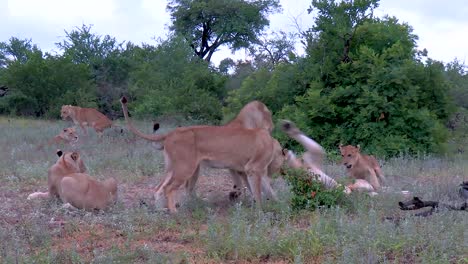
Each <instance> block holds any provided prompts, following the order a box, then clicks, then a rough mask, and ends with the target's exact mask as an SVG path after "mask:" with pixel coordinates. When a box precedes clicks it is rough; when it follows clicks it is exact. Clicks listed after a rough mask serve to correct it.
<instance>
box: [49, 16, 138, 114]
mask: <svg viewBox="0 0 468 264" xmlns="http://www.w3.org/2000/svg"><path fill="white" fill-rule="evenodd" d="M91 29H92V27H91V25H90V26H86V25H82V26H81V27H76V28H74V29H73V30H71V31H70V32H69V31H65V35H66V37H65V39H64V40H63V41H62V42H59V43H56V45H57V47H58V48H59V49H61V50H62V51H63V56H64V57H67V58H69V59H70V60H71V61H72V62H73V63H75V64H82V65H86V66H87V67H89V70H90V74H91V78H92V80H93V83H94V84H95V87H96V90H95V93H96V96H97V97H98V100H97V103H98V107H99V110H100V111H101V112H103V113H105V114H109V115H111V116H116V115H117V116H119V115H120V113H121V111H120V105H119V104H118V100H119V99H120V97H121V96H122V94H123V93H125V92H126V91H127V86H128V85H127V82H128V78H129V74H130V71H131V70H132V67H131V66H132V61H131V56H132V50H133V48H134V45H133V44H132V43H127V45H126V46H124V43H118V42H117V40H116V39H115V38H114V37H111V36H109V35H105V36H100V35H97V34H95V33H92V32H91ZM116 112H117V113H119V114H116Z"/></svg>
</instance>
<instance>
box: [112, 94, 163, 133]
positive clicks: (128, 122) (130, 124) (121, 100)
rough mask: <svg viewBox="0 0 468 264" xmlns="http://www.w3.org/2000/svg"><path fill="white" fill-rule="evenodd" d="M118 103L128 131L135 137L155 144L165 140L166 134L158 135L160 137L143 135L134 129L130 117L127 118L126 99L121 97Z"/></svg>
mask: <svg viewBox="0 0 468 264" xmlns="http://www.w3.org/2000/svg"><path fill="white" fill-rule="evenodd" d="M120 103H121V104H122V111H123V114H124V117H125V121H126V122H127V127H128V129H130V131H132V132H133V133H134V134H135V135H137V136H139V137H141V138H144V139H146V140H150V141H155V142H161V141H163V140H164V139H165V138H166V135H167V134H160V135H149V134H145V133H143V132H141V131H139V130H138V129H136V128H135V127H134V126H133V123H132V120H131V119H130V117H129V116H128V109H127V98H125V96H124V97H122V98H121V99H120Z"/></svg>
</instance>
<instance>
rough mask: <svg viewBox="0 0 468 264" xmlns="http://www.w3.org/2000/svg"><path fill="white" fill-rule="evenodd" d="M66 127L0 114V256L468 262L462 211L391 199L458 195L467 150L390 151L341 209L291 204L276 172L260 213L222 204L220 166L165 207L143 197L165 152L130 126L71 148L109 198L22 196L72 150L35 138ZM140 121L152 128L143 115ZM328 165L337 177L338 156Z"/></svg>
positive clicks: (224, 180) (246, 203)
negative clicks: (84, 207)
mask: <svg viewBox="0 0 468 264" xmlns="http://www.w3.org/2000/svg"><path fill="white" fill-rule="evenodd" d="M69 125H70V124H68V123H65V122H63V121H43V120H29V119H8V118H6V117H0V129H1V132H2V137H1V138H0V146H1V150H2V151H1V152H0V197H1V201H2V202H1V203H0V263H468V253H467V252H468V229H467V228H466V227H467V226H468V217H467V216H468V215H467V212H456V211H447V210H443V209H441V210H440V211H439V212H438V213H436V214H434V215H432V216H430V217H424V218H417V217H411V216H410V215H411V214H413V213H414V212H403V211H400V210H399V209H398V208H397V202H398V201H401V200H403V199H404V198H403V197H402V196H401V194H399V191H401V190H409V191H411V193H412V194H414V195H416V196H420V197H422V198H423V199H433V200H440V201H443V202H448V201H459V200H458V199H459V198H458V196H457V192H456V191H457V185H458V184H460V182H461V181H462V180H467V179H468V170H467V169H468V164H467V163H466V157H464V156H454V157H450V158H448V157H442V158H441V157H434V156H420V157H398V158H395V159H391V160H387V161H385V162H384V164H383V171H384V173H385V174H386V177H387V180H388V183H387V185H388V186H389V188H390V190H389V191H387V192H385V193H381V194H380V195H378V196H376V197H372V198H370V197H367V196H366V195H362V194H361V195H360V194H356V195H352V196H351V197H350V200H351V205H350V206H349V207H346V208H331V209H320V210H317V211H314V212H308V211H294V210H292V209H291V207H290V206H289V198H290V193H289V190H288V187H287V185H286V184H285V182H284V180H282V179H281V178H279V179H276V180H275V181H274V182H273V188H274V189H275V190H276V191H277V192H278V196H279V201H277V202H271V201H268V202H266V203H265V205H264V210H262V211H257V210H255V208H254V207H253V206H252V202H251V197H250V195H249V194H245V195H244V196H243V197H241V200H240V202H238V203H235V202H230V201H229V199H228V193H229V191H231V182H230V178H229V176H228V173H227V172H226V171H225V170H215V169H203V170H202V176H201V177H200V179H199V182H198V183H197V193H198V198H196V199H194V200H187V201H185V202H184V203H183V204H182V206H181V208H180V212H179V213H178V214H177V215H173V216H172V215H167V214H166V213H165V212H162V211H159V210H156V208H155V206H154V204H153V202H152V188H154V187H155V186H156V185H157V184H158V182H159V181H160V180H161V178H162V177H163V173H162V171H163V168H164V161H163V157H162V153H161V152H160V151H157V150H155V149H154V148H153V147H152V146H151V144H148V143H147V142H145V141H143V140H135V138H134V137H133V136H132V135H129V134H124V135H117V134H115V133H113V132H112V131H109V132H106V133H105V137H104V139H103V140H102V142H99V141H98V140H97V138H96V135H95V133H94V132H93V131H89V132H90V136H89V137H88V138H87V139H86V140H82V142H81V144H80V145H79V146H78V147H76V149H78V150H79V151H80V153H81V155H82V157H83V158H84V161H85V163H86V165H87V167H88V170H89V173H90V174H91V175H92V176H93V177H96V178H98V179H105V178H107V177H110V176H113V177H115V178H116V179H117V180H118V181H119V201H118V203H117V204H116V205H115V206H114V207H113V208H111V209H109V210H108V211H105V212H94V213H90V212H84V211H79V210H65V209H63V208H61V203H60V202H59V201H57V200H42V201H41V200H35V201H27V200H26V197H27V195H28V194H29V193H31V192H34V191H45V190H46V182H47V169H48V167H49V166H51V165H52V164H53V163H54V162H55V161H56V155H55V151H56V149H57V148H62V149H64V150H70V149H72V148H71V147H69V146H45V147H44V148H43V149H41V150H37V146H38V145H39V144H41V143H42V142H46V140H48V139H49V138H51V137H52V136H54V135H55V134H57V133H58V131H59V130H60V129H62V128H64V127H67V126H69ZM137 126H138V127H140V128H141V129H142V130H145V131H147V132H149V131H151V123H150V122H137ZM164 129H169V128H166V127H164V125H163V126H162V131H164ZM325 170H326V171H327V172H328V173H329V174H330V175H332V176H334V177H335V178H337V179H338V180H340V181H344V180H346V178H345V177H344V170H343V168H342V167H341V166H339V165H337V164H333V163H329V164H327V165H326V168H325ZM142 201H144V203H142ZM387 216H399V217H404V219H403V220H401V221H400V222H399V223H395V222H391V221H388V220H384V218H385V217H387Z"/></svg>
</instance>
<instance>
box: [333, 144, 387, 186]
mask: <svg viewBox="0 0 468 264" xmlns="http://www.w3.org/2000/svg"><path fill="white" fill-rule="evenodd" d="M339 147H340V152H341V157H342V160H341V163H342V164H343V165H344V166H345V167H346V170H347V172H348V174H349V175H350V176H351V177H353V178H355V179H363V180H367V181H368V182H369V183H370V184H371V185H372V187H374V189H375V190H376V191H377V190H378V189H380V186H381V184H382V183H383V182H384V181H385V177H384V175H383V173H382V170H381V169H380V165H379V163H378V162H377V159H376V158H375V157H374V156H368V155H364V154H361V151H360V150H361V148H360V146H359V145H357V147H355V146H351V145H347V146H343V145H341V144H340V146H339ZM379 180H380V181H379Z"/></svg>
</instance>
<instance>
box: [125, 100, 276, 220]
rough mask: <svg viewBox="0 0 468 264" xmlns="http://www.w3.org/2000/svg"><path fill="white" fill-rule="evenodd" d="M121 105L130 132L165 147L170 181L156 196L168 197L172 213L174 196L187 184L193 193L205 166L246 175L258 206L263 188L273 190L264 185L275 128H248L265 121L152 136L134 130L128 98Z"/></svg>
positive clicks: (173, 210) (165, 183)
mask: <svg viewBox="0 0 468 264" xmlns="http://www.w3.org/2000/svg"><path fill="white" fill-rule="evenodd" d="M121 103H122V110H123V113H124V116H125V120H126V122H127V126H128V128H129V130H130V131H132V132H133V133H135V134H136V135H138V136H140V137H142V138H144V139H147V140H150V141H153V142H159V143H161V144H162V148H163V149H164V150H163V151H164V158H165V165H166V177H165V178H164V180H163V181H162V182H161V183H160V184H159V185H158V186H157V187H156V194H155V196H156V197H157V198H159V197H160V196H161V195H162V194H163V193H164V196H165V197H166V201H167V207H168V209H169V210H170V212H176V211H177V209H176V206H175V197H174V195H175V193H176V191H177V190H178V189H179V188H180V187H181V186H183V185H184V184H186V185H187V188H188V190H189V191H190V192H192V191H193V188H194V186H195V183H196V181H197V179H198V173H199V169H200V165H202V164H206V165H208V166H210V167H215V168H228V169H230V170H231V171H233V172H241V173H245V175H246V178H247V182H248V187H249V188H250V190H251V191H252V194H253V196H254V198H255V200H256V201H257V204H258V205H260V204H261V188H262V185H263V187H264V188H269V189H271V186H270V185H269V184H263V182H262V181H264V180H263V178H265V177H266V176H267V174H268V167H269V165H270V164H271V163H272V161H273V160H274V158H275V157H274V153H275V152H274V149H275V140H274V139H273V138H272V137H271V136H270V133H269V132H270V131H271V129H272V128H273V125H272V124H271V127H270V128H269V129H270V130H268V128H267V129H264V128H257V129H246V128H245V127H244V125H245V124H247V125H249V124H251V122H252V120H260V121H261V120H262V118H263V117H261V116H259V117H258V118H257V117H254V118H253V119H252V120H247V121H245V122H242V120H241V121H239V120H237V118H236V119H234V120H233V121H231V122H230V123H228V124H227V125H224V126H189V127H180V128H177V129H175V130H173V131H171V132H169V133H166V134H160V135H154V134H153V135H151V134H144V133H142V132H140V131H139V130H137V129H136V128H135V127H134V126H133V124H132V122H131V120H130V118H129V117H128V109H127V106H126V103H127V100H126V98H125V97H123V98H122V99H121ZM241 112H242V111H241ZM270 115H271V114H270ZM255 122H256V121H255ZM254 125H255V124H254ZM240 177H242V176H240ZM268 192H272V190H268Z"/></svg>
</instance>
